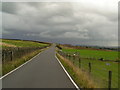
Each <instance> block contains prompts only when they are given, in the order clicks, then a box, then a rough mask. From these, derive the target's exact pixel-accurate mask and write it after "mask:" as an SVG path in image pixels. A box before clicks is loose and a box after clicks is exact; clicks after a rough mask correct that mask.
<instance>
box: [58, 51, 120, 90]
mask: <svg viewBox="0 0 120 90" xmlns="http://www.w3.org/2000/svg"><path fill="white" fill-rule="evenodd" d="M58 53H59V54H60V55H61V56H63V57H64V58H66V59H68V60H70V61H71V62H72V63H73V64H74V65H75V66H77V67H79V68H80V69H81V70H82V71H85V72H87V73H88V75H90V76H91V77H92V78H93V79H94V80H95V81H96V82H98V83H99V84H101V87H103V88H109V89H111V88H118V62H109V61H108V62H107V61H105V62H104V61H102V60H98V59H94V58H89V57H85V58H84V57H80V53H79V52H74V53H66V52H63V51H62V50H59V51H58Z"/></svg>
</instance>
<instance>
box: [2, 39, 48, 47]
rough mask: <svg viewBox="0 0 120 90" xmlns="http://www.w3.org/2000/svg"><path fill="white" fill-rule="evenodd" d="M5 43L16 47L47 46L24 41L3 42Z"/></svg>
mask: <svg viewBox="0 0 120 90" xmlns="http://www.w3.org/2000/svg"><path fill="white" fill-rule="evenodd" d="M2 42H3V43H6V44H10V45H14V46H16V47H42V46H46V45H47V44H43V43H37V42H32V41H22V40H5V39H3V40H2ZM4 47H6V46H4Z"/></svg>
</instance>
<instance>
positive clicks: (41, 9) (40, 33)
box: [2, 0, 118, 46]
mask: <svg viewBox="0 0 120 90" xmlns="http://www.w3.org/2000/svg"><path fill="white" fill-rule="evenodd" d="M79 1H80V2H76V3H73V2H61V3H58V2H55V3H53V2H50V3H49V2H39V3H38V2H36V3H33V2H29V3H28V2H23V3H21V2H16V3H15V2H9V3H8V2H4V3H3V4H2V16H3V30H2V31H3V32H2V33H3V38H17V39H31V40H39V41H48V42H57V43H67V44H77V45H100V46H116V45H117V42H118V1H117V0H79Z"/></svg>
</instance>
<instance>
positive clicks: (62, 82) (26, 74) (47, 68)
mask: <svg viewBox="0 0 120 90" xmlns="http://www.w3.org/2000/svg"><path fill="white" fill-rule="evenodd" d="M2 86H3V88H75V86H74V85H73V83H72V82H71V81H70V79H69V78H68V76H67V75H66V73H65V72H64V71H63V69H62V67H61V66H60V64H59V63H58V61H57V59H56V58H55V46H51V47H50V48H49V49H47V50H45V51H43V52H41V54H39V55H38V56H37V57H35V58H34V59H33V60H32V61H30V62H29V63H27V64H26V65H24V66H23V67H21V68H19V69H18V70H16V71H15V72H13V73H11V74H9V75H8V76H6V77H4V78H3V79H2Z"/></svg>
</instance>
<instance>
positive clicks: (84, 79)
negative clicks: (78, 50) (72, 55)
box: [57, 54, 98, 88]
mask: <svg viewBox="0 0 120 90" xmlns="http://www.w3.org/2000/svg"><path fill="white" fill-rule="evenodd" d="M57 57H58V58H59V59H60V61H61V63H62V64H63V65H64V67H65V68H66V70H67V71H68V72H69V74H70V75H71V77H72V78H73V80H74V81H75V82H76V83H77V85H78V86H79V87H80V88H97V87H98V86H97V85H96V84H95V83H94V81H93V80H92V79H91V78H90V76H89V75H88V73H86V72H84V71H82V70H81V69H80V68H78V67H76V66H75V65H74V64H73V63H72V62H71V61H70V60H68V59H66V58H64V57H62V56H61V55H59V54H57Z"/></svg>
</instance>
